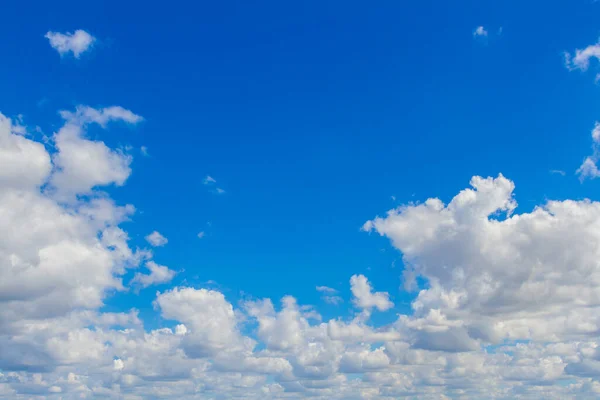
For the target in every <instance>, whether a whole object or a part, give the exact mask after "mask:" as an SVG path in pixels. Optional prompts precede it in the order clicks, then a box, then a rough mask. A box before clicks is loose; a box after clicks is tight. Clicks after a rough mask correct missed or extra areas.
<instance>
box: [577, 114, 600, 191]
mask: <svg viewBox="0 0 600 400" xmlns="http://www.w3.org/2000/svg"><path fill="white" fill-rule="evenodd" d="M592 150H593V153H592V155H591V156H588V157H586V158H585V159H584V160H583V163H582V164H581V165H580V166H579V168H578V169H577V171H575V173H576V174H577V175H579V180H580V181H581V182H583V181H584V180H585V179H587V178H590V179H596V178H600V169H598V161H599V160H600V122H598V121H596V124H595V125H594V129H592Z"/></svg>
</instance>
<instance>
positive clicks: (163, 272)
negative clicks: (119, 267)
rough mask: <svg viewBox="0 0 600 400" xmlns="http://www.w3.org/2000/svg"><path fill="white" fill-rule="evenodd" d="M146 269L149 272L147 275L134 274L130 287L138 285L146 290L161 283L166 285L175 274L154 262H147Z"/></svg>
mask: <svg viewBox="0 0 600 400" xmlns="http://www.w3.org/2000/svg"><path fill="white" fill-rule="evenodd" d="M146 268H147V269H148V271H150V273H149V274H141V273H139V272H138V273H136V274H135V275H134V277H133V279H132V280H131V284H132V285H134V286H135V285H139V286H141V287H142V288H146V287H148V286H150V285H158V284H161V283H168V282H171V280H172V279H173V278H174V277H175V274H176V272H175V271H173V270H170V269H169V268H168V267H166V266H164V265H158V264H157V263H155V262H154V261H148V262H147V263H146Z"/></svg>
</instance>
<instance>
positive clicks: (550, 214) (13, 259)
mask: <svg viewBox="0 0 600 400" xmlns="http://www.w3.org/2000/svg"><path fill="white" fill-rule="evenodd" d="M61 115H62V117H63V118H64V124H63V126H62V127H61V128H60V129H59V130H58V131H57V132H56V133H55V134H54V135H53V136H52V139H51V144H54V146H49V145H46V144H44V143H43V142H41V141H37V140H35V139H34V138H33V137H32V136H31V135H28V134H27V133H24V132H23V130H22V129H20V128H19V127H17V126H16V125H15V124H14V123H13V122H11V120H9V119H8V118H6V117H4V116H0V164H1V165H2V168H0V226H1V227H4V228H3V229H5V231H4V233H3V234H2V235H0V237H1V238H2V239H1V240H0V303H1V304H0V354H2V357H1V358H0V371H2V372H1V373H0V398H18V396H24V397H35V396H41V397H43V398H56V399H58V398H62V399H71V398H73V399H75V398H96V397H100V396H106V397H109V398H128V399H129V398H131V399H137V398H144V399H148V398H177V399H181V398H215V399H216V398H236V397H243V398H257V399H258V398H261V399H264V398H267V399H268V398H273V399H277V398H306V397H312V398H317V399H336V398H339V399H354V398H356V399H358V398H360V399H392V398H398V397H407V398H420V399H423V398H425V399H426V398H432V399H439V398H446V397H456V398H482V397H486V398H516V397H519V398H565V396H567V397H576V396H581V397H582V398H586V397H587V398H589V397H590V396H591V397H594V396H596V395H597V394H598V393H600V387H599V386H598V384H597V383H596V381H595V380H592V379H590V377H591V376H595V375H596V374H597V373H598V371H600V361H599V360H600V355H599V354H598V351H597V337H598V330H599V324H600V321H599V318H598V315H600V312H599V311H600V309H599V304H600V303H599V299H600V272H599V271H600V265H599V262H600V261H599V260H600V257H599V256H600V254H599V252H600V203H597V202H592V201H588V200H583V201H573V200H565V201H560V202H558V201H550V202H548V203H547V204H544V205H540V206H539V207H537V208H536V209H535V210H534V211H532V212H531V213H523V214H518V213H516V209H517V202H516V199H515V198H514V196H513V191H514V188H515V185H514V183H513V182H512V181H510V180H509V179H507V178H505V177H503V176H502V175H499V176H498V177H496V178H482V177H474V178H473V179H472V180H471V187H470V188H467V189H464V190H462V191H460V192H459V193H458V194H457V195H456V196H455V197H454V198H453V199H452V200H451V201H450V202H449V203H448V204H444V203H443V202H442V201H441V200H439V199H436V198H431V199H429V200H427V201H426V202H424V203H423V204H412V205H405V206H401V207H399V208H396V209H393V210H391V211H389V212H388V213H387V215H385V216H383V217H378V218H375V219H373V220H371V221H368V222H366V223H365V225H364V229H365V230H367V231H374V232H377V233H379V234H381V235H383V236H386V237H388V238H389V239H390V240H391V243H392V244H393V246H394V247H396V248H397V249H398V250H399V251H400V252H401V253H402V254H403V257H404V261H405V264H406V265H407V269H406V273H405V282H406V285H407V287H410V286H411V284H412V283H413V281H414V279H415V278H416V277H421V278H424V279H426V280H427V281H428V282H429V285H428V287H427V288H424V289H422V290H421V291H420V292H418V295H417V296H416V299H415V300H414V301H413V303H412V309H413V311H414V312H413V313H412V314H410V315H399V316H398V318H397V319H396V321H395V322H393V323H392V324H389V325H386V326H376V325H374V324H373V323H372V322H371V316H372V313H376V312H386V311H387V310H389V309H390V308H392V307H393V302H392V300H391V298H390V295H389V294H388V293H385V292H378V291H377V290H376V288H374V287H373V286H372V285H371V283H370V282H369V281H368V278H367V277H365V276H363V275H354V276H352V277H351V278H350V277H349V286H350V289H351V293H352V295H353V298H352V299H349V300H350V301H348V302H346V303H344V304H347V306H345V307H351V315H353V316H352V317H349V318H348V317H344V316H345V315H347V313H346V312H340V316H339V317H337V318H333V319H329V320H327V321H324V320H323V319H322V317H321V315H320V314H319V312H318V310H316V309H315V308H314V307H312V306H308V305H301V304H298V302H297V300H296V299H295V298H294V297H293V296H292V295H290V296H286V297H284V298H283V299H281V301H278V300H275V301H274V300H271V299H255V300H248V301H244V302H242V303H241V304H237V305H234V304H232V303H230V302H229V301H228V299H227V298H226V297H225V295H224V294H223V293H221V292H219V291H217V290H209V289H205V288H196V287H172V288H170V289H166V290H163V291H161V292H158V293H157V294H156V297H155V299H154V302H153V306H154V308H155V310H156V312H157V313H158V314H159V315H160V317H161V318H162V321H163V322H162V324H163V327H162V328H159V329H154V330H147V329H146V328H144V323H143V322H142V321H141V320H140V318H139V317H138V314H137V311H136V310H122V312H117V313H110V312H102V311H100V310H101V307H102V305H103V304H104V301H105V300H106V299H107V297H108V296H110V295H111V293H114V292H115V291H123V290H129V288H139V287H147V286H150V285H153V284H159V283H160V284H164V283H167V282H169V281H170V280H171V279H172V278H173V276H174V275H175V273H174V272H173V270H171V269H170V268H168V267H166V266H162V265H159V264H157V263H156V262H154V261H153V260H152V257H153V255H152V252H151V251H150V250H149V249H133V248H131V246H130V244H129V238H128V234H127V232H126V231H124V230H123V228H122V227H121V226H120V224H121V223H122V222H123V221H125V220H127V219H130V218H131V217H132V215H133V214H134V212H135V208H134V207H133V206H132V205H118V204H116V203H115V202H114V201H113V200H112V199H111V198H110V197H109V196H108V195H107V194H106V193H105V192H103V191H102V190H101V188H102V187H105V186H107V185H124V184H126V181H127V178H128V176H129V175H130V173H131V168H130V164H131V157H132V156H131V155H130V154H128V153H127V152H125V151H123V150H119V149H111V148H109V147H108V146H107V145H106V144H105V143H103V142H101V141H93V140H90V139H88V138H87V136H86V129H87V127H88V126H90V125H91V124H96V125H99V126H100V127H103V128H109V127H110V124H111V123H125V124H132V125H134V124H137V123H138V122H139V121H141V117H139V116H137V115H135V114H134V113H132V112H131V111H129V110H126V109H123V108H121V107H111V108H105V109H99V110H97V109H93V108H90V107H84V106H79V107H77V109H76V110H75V111H73V112H62V113H61ZM51 148H54V149H55V150H52V151H51ZM82 155H85V158H84V159H85V160H86V162H83V158H82ZM67 178H68V179H67ZM155 233H156V234H154V233H153V234H152V235H149V237H150V239H149V241H150V243H151V244H152V245H164V244H167V241H166V239H165V238H164V237H163V236H162V235H160V234H159V233H158V232H155ZM142 265H145V267H146V269H147V270H148V271H149V273H143V272H136V273H135V274H134V276H133V278H131V279H129V281H124V279H123V277H124V276H129V275H126V272H127V271H128V270H131V269H137V268H140V267H141V266H142ZM319 291H320V292H322V293H326V294H328V295H333V294H335V293H336V292H335V290H334V289H331V288H324V287H320V288H319ZM336 304H337V303H336Z"/></svg>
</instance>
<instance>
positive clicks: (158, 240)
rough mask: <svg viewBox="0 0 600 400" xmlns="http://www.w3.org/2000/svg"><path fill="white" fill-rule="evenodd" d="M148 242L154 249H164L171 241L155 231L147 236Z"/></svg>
mask: <svg viewBox="0 0 600 400" xmlns="http://www.w3.org/2000/svg"><path fill="white" fill-rule="evenodd" d="M145 239H146V241H147V242H148V243H150V244H151V245H152V246H154V247H162V246H164V245H165V244H167V243H168V242H169V240H168V239H167V238H166V237H164V236H163V235H161V234H160V232H158V231H154V232H152V233H151V234H149V235H148V236H146V238H145Z"/></svg>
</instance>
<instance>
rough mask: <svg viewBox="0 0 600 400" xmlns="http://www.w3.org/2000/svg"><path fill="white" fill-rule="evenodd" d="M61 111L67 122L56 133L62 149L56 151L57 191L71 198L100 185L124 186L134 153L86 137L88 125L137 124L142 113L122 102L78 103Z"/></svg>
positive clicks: (53, 181)
mask: <svg viewBox="0 0 600 400" xmlns="http://www.w3.org/2000/svg"><path fill="white" fill-rule="evenodd" d="M60 115H61V116H62V117H63V119H64V120H65V124H64V125H63V126H62V127H61V128H60V129H59V130H58V132H57V133H55V134H54V136H53V140H54V144H55V146H56V148H57V149H58V152H56V153H54V154H53V164H54V168H55V169H56V172H55V173H54V174H52V177H51V179H50V184H51V186H52V187H53V188H54V189H55V190H56V193H57V195H58V196H61V197H62V198H63V199H67V198H69V197H72V196H76V195H82V194H89V193H90V192H91V191H92V189H93V188H95V187H99V186H107V185H111V184H114V185H117V186H122V185H123V184H124V183H125V181H126V180H127V178H128V177H129V175H130V174H131V168H130V164H131V161H132V157H131V156H130V155H129V154H127V153H126V152H124V151H123V150H119V149H117V150H115V149H111V148H109V147H108V146H107V145H106V144H105V143H104V142H101V141H95V140H90V139H88V138H86V137H85V133H86V127H87V126H88V125H90V124H94V123H95V124H98V125H100V126H101V127H103V128H105V127H106V125H107V124H108V122H111V121H124V122H126V123H129V124H137V123H138V122H140V121H142V117H140V116H139V115H136V114H134V113H133V112H131V111H129V110H126V109H124V108H122V107H119V106H114V107H108V108H103V109H95V108H92V107H88V106H78V107H77V108H76V110H75V111H74V112H71V111H61V113H60Z"/></svg>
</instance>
